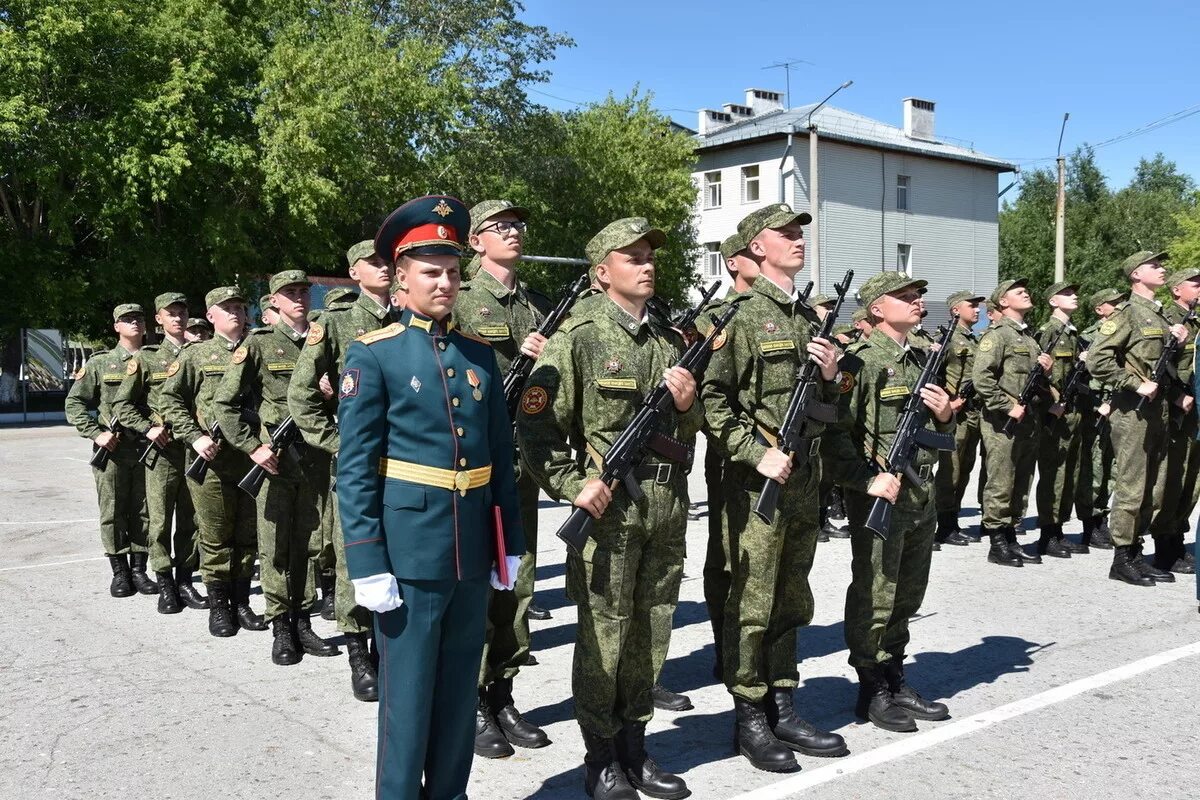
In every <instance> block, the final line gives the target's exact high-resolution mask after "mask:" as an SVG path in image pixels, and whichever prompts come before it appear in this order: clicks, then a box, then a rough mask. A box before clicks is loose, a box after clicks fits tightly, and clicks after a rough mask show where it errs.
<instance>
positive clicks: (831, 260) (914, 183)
mask: <svg viewBox="0 0 1200 800" xmlns="http://www.w3.org/2000/svg"><path fill="white" fill-rule="evenodd" d="M814 109H816V110H815V112H814ZM903 120H904V123H903V127H894V126H891V125H887V124H885V123H883V122H879V121H877V120H873V119H870V118H868V117H864V116H861V115H859V114H855V113H852V112H850V111H846V110H843V109H840V108H835V107H832V106H821V107H819V108H818V107H817V104H810V105H806V106H800V107H798V108H791V109H785V108H784V107H783V104H782V98H781V95H780V94H779V93H778V92H773V91H769V90H765V89H747V90H746V102H745V103H744V104H734V103H729V104H726V105H725V106H724V107H723V109H722V110H719V111H718V110H714V109H701V111H700V115H699V131H698V133H697V134H696V155H697V161H696V170H695V173H694V175H693V177H694V180H695V182H696V186H697V189H698V203H697V209H696V211H697V217H698V226H697V227H698V232H699V241H700V242H701V245H702V247H703V248H704V249H703V252H702V254H701V258H700V262H699V263H698V264H697V269H698V270H699V272H700V276H701V278H702V280H703V282H704V283H705V284H706V285H707V284H708V283H711V281H712V280H714V279H721V280H724V281H728V276H727V275H726V272H725V269H724V264H723V262H722V259H721V256H720V253H719V252H718V247H719V246H720V243H721V241H722V240H724V239H725V238H726V237H727V236H729V235H731V234H732V233H734V231H735V230H736V227H737V223H738V220H740V219H742V217H744V216H746V214H748V213H750V212H751V211H753V210H754V209H756V208H759V207H760V206H762V205H764V204H766V203H778V202H785V203H789V204H791V206H792V207H793V208H795V209H796V210H798V211H809V212H810V213H813V216H814V217H815V222H814V226H819V230H818V231H817V232H816V233H817V234H818V236H817V239H818V243H819V264H820V275H819V281H818V287H817V288H815V289H814V292H818V291H819V292H825V293H827V294H830V293H832V291H833V285H834V283H836V282H837V281H839V280H840V279H841V277H842V276H843V275H844V274H845V271H846V270H847V269H853V270H854V283H853V287H852V291H853V289H857V288H858V286H860V285H861V284H862V283H863V281H865V280H866V279H867V278H869V277H871V276H872V275H875V274H877V273H878V272H880V271H881V270H902V271H904V272H906V273H908V274H910V275H912V276H913V277H917V278H923V279H924V280H926V281H928V282H929V299H930V301H931V302H930V303H929V310H930V317H929V319H928V322H929V323H931V324H938V323H941V322H943V321H945V320H946V319H947V318H948V316H949V315H948V314H947V312H946V310H945V304H944V303H943V302H942V301H943V300H944V299H945V297H946V296H948V295H949V294H950V293H952V292H955V291H958V290H960V289H970V290H972V291H978V292H980V293H981V294H986V293H988V292H990V291H991V290H992V288H993V287H994V286H995V285H996V282H997V269H998V262H999V227H998V217H997V215H998V200H997V193H998V190H999V188H1000V187H999V180H998V176H999V175H1000V174H1001V173H1005V172H1015V171H1016V166H1015V165H1013V164H1010V163H1008V162H1005V161H1002V160H1000V159H998V158H994V157H992V156H989V155H986V154H984V153H980V152H978V151H976V150H974V149H973V148H972V147H970V146H969V145H968V144H967V143H963V142H958V141H949V140H946V139H944V138H943V139H939V138H937V137H936V136H935V135H934V104H933V103H932V102H930V101H928V100H919V99H916V98H908V99H906V100H904V105H903ZM813 129H815V131H816V135H817V175H818V180H817V189H818V192H817V197H818V209H817V210H818V211H819V213H815V212H813V208H812V203H811V194H812V193H811V191H810V190H811V185H812V184H811V178H812V175H811V167H810V161H811V156H810V142H809V137H810V135H811V132H812V130H813ZM809 237H810V240H811V238H813V237H812V232H811V231H810V232H809ZM810 246H811V244H810ZM811 277H812V270H811V269H806V270H805V271H804V272H803V273H802V274H801V275H799V276H798V277H797V283H798V284H799V285H801V286H803V285H804V284H805V283H807V281H808V280H809V279H810V278H811ZM850 305H853V304H852V303H851V304H850ZM845 318H846V319H848V318H849V314H848V313H847V314H846V315H845Z"/></svg>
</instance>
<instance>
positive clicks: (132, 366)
mask: <svg viewBox="0 0 1200 800" xmlns="http://www.w3.org/2000/svg"><path fill="white" fill-rule="evenodd" d="M137 371H138V362H137V359H136V358H131V359H129V363H128V364H126V365H125V374H126V375H132V374H133V373H135V372H137Z"/></svg>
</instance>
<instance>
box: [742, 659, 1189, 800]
mask: <svg viewBox="0 0 1200 800" xmlns="http://www.w3.org/2000/svg"><path fill="white" fill-rule="evenodd" d="M1195 655H1200V642H1194V643H1192V644H1188V645H1184V646H1183V647H1176V648H1175V649H1173V650H1167V651H1165V652H1162V653H1158V654H1157V655H1153V656H1147V657H1146V658H1142V659H1139V660H1137V661H1134V662H1132V663H1129V664H1126V665H1124V666H1122V667H1117V668H1115V669H1110V670H1108V671H1106V672H1101V673H1099V674H1096V675H1092V676H1091V677H1089V678H1081V679H1079V680H1077V681H1072V682H1071V683H1067V684H1064V685H1062V686H1059V687H1057V688H1054V689H1049V690H1047V691H1044V692H1041V693H1040V694H1035V695H1033V696H1032V697H1027V698H1025V699H1024V700H1017V701H1016V702H1013V703H1008V704H1007V705H1003V706H999V707H998V708H993V709H992V710H990V711H984V712H982V713H979V714H975V715H973V716H970V717H966V718H965V719H962V720H959V721H958V722H952V723H950V724H948V725H943V726H940V727H936V728H930V729H929V730H927V731H925V732H923V733H918V734H916V735H915V736H906V737H905V738H904V739H902V740H900V741H897V742H893V743H892V744H888V745H884V746H883V747H878V748H876V749H874V750H868V751H867V752H865V753H860V754H859V755H852V756H850V757H848V758H844V759H841V760H839V761H838V762H837V763H835V764H830V765H829V766H825V767H818V768H816V769H812V770H805V771H804V772H801V773H798V774H797V775H794V776H793V777H790V778H784V779H783V780H781V781H778V782H777V783H773V784H771V785H770V786H764V787H762V788H761V789H755V790H753V791H749V792H745V793H743V794H739V795H736V796H735V797H734V798H733V800H775V799H776V798H784V797H791V796H794V795H796V794H797V793H799V792H802V791H804V790H805V789H810V788H812V787H814V786H820V785H821V784H823V783H829V782H830V781H834V780H837V779H838V778H842V777H845V776H847V775H852V774H854V773H855V772H861V771H862V770H864V769H870V768H871V767H875V766H878V765H880V764H885V763H887V762H888V761H894V760H895V759H897V758H903V757H904V756H907V755H911V754H912V753H917V752H920V751H921V750H926V749H928V748H930V747H933V746H934V745H938V744H941V743H942V742H947V741H950V740H951V739H957V738H958V737H960V736H967V735H968V734H972V733H975V732H976V731H980V730H983V729H984V728H987V727H989V726H991V725H995V724H997V723H999V722H1004V721H1005V720H1009V719H1012V718H1014V717H1019V716H1021V715H1023V714H1028V713H1030V712H1031V711H1037V710H1039V709H1042V708H1045V707H1047V706H1051V705H1054V704H1055V703H1061V702H1062V701H1064V700H1070V699H1071V698H1072V697H1076V696H1078V695H1081V694H1083V693H1085V692H1090V691H1092V690H1093V689H1099V688H1101V687H1103V686H1107V685H1109V684H1110V683H1117V682H1118V681H1123V680H1128V679H1129V678H1132V677H1134V676H1136V675H1140V674H1141V673H1143V672H1149V671H1150V670H1152V669H1157V668H1158V667H1162V666H1165V665H1167V664H1170V663H1171V662H1173V661H1178V660H1179V659H1181V658H1187V657H1189V656H1195ZM921 724H930V725H937V723H921Z"/></svg>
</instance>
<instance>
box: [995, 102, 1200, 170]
mask: <svg viewBox="0 0 1200 800" xmlns="http://www.w3.org/2000/svg"><path fill="white" fill-rule="evenodd" d="M1196 114H1200V104H1198V105H1194V106H1189V107H1188V108H1184V109H1181V110H1180V111H1176V112H1174V113H1173V114H1168V115H1167V116H1165V117H1162V118H1161V119H1156V120H1154V121H1153V122H1147V123H1146V124H1145V125H1141V126H1139V127H1137V128H1134V129H1132V130H1128V131H1126V132H1125V133H1120V134H1117V135H1116V136H1113V137H1111V138H1109V139H1105V140H1104V141H1102V142H1097V143H1096V144H1093V145H1090V147H1091V148H1092V149H1093V150H1098V149H1100V148H1101V147H1108V146H1109V145H1113V144H1119V143H1121V142H1126V141H1129V140H1130V139H1136V138H1137V137H1139V136H1145V135H1146V134H1147V133H1152V132H1154V131H1156V130H1159V129H1160V128H1165V127H1167V126H1168V125H1174V124H1175V123H1176V122H1182V121H1183V120H1185V119H1187V118H1188V117H1192V116H1195V115H1196ZM1005 160H1006V161H1011V162H1013V163H1014V164H1020V165H1021V166H1026V165H1032V164H1042V163H1046V162H1050V161H1054V160H1055V157H1054V156H1048V157H1045V158H1007V159H1005Z"/></svg>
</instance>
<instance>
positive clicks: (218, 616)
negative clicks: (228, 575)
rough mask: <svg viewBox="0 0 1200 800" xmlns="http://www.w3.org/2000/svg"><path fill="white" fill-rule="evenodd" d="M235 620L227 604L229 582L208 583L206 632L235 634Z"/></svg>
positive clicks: (236, 627) (225, 634) (215, 634)
mask: <svg viewBox="0 0 1200 800" xmlns="http://www.w3.org/2000/svg"><path fill="white" fill-rule="evenodd" d="M237 631H238V625H237V620H235V619H234V617H233V610H232V609H231V608H230V605H229V584H228V583H222V582H221V581H213V582H211V583H210V584H208V632H209V633H210V634H212V635H213V636H220V637H225V636H234V635H236V634H237Z"/></svg>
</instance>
